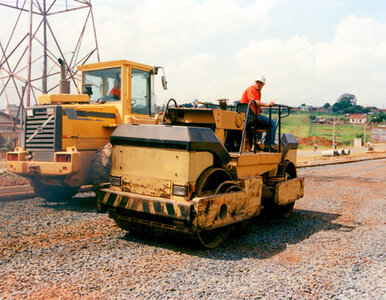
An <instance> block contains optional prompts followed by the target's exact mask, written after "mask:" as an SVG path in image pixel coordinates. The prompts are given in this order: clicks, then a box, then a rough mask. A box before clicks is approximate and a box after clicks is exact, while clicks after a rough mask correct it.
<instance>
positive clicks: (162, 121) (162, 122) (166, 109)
mask: <svg viewBox="0 0 386 300" xmlns="http://www.w3.org/2000/svg"><path fill="white" fill-rule="evenodd" d="M172 101H173V102H174V106H175V107H177V106H178V105H177V101H176V100H175V99H174V98H170V99H169V100H168V102H167V103H166V107H165V111H164V115H163V116H162V120H161V124H164V123H165V117H166V113H167V111H168V109H169V103H170V102H172Z"/></svg>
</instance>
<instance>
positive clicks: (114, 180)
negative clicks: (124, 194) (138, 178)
mask: <svg viewBox="0 0 386 300" xmlns="http://www.w3.org/2000/svg"><path fill="white" fill-rule="evenodd" d="M110 181H111V185H113V186H121V177H117V176H111V177H110Z"/></svg>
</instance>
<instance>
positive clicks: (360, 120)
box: [350, 114, 367, 124]
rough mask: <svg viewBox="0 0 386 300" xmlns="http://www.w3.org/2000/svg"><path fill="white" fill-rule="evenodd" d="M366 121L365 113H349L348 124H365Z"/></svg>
mask: <svg viewBox="0 0 386 300" xmlns="http://www.w3.org/2000/svg"><path fill="white" fill-rule="evenodd" d="M366 122H367V117H366V115H357V114H351V115H350V124H366Z"/></svg>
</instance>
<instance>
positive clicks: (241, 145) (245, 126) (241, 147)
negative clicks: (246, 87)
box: [239, 100, 257, 155]
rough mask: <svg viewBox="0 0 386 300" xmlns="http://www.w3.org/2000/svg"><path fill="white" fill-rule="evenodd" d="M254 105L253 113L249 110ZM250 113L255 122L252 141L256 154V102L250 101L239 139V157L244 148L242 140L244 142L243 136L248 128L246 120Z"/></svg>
mask: <svg viewBox="0 0 386 300" xmlns="http://www.w3.org/2000/svg"><path fill="white" fill-rule="evenodd" d="M252 104H254V105H255V109H256V110H255V111H253V110H252V109H251V105H252ZM250 111H252V112H253V114H254V120H255V132H254V138H253V141H254V147H253V148H254V152H255V153H256V123H257V114H256V111H257V104H256V101H255V100H251V101H249V103H248V108H247V113H246V114H245V125H244V130H243V135H242V137H241V144H240V151H239V153H240V155H241V153H242V152H243V146H244V140H245V134H246V132H247V126H248V120H249V112H250Z"/></svg>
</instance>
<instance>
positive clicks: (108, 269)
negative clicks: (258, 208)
mask: <svg viewBox="0 0 386 300" xmlns="http://www.w3.org/2000/svg"><path fill="white" fill-rule="evenodd" d="M298 175H299V176H304V177H305V178H306V182H305V196H304V198H303V199H301V200H299V201H297V203H296V205H295V210H294V212H293V214H292V216H291V217H290V218H289V219H287V220H279V219H273V220H272V219H269V218H268V217H267V216H260V217H258V218H255V219H252V220H250V221H248V222H244V223H242V224H240V225H238V226H236V227H235V229H234V231H233V234H232V235H231V236H230V238H229V240H228V241H226V242H225V243H224V244H223V245H222V246H220V247H219V248H217V249H214V250H199V249H197V248H195V247H194V246H192V245H191V244H188V243H187V242H186V241H185V240H183V239H181V240H180V239H178V238H175V237H173V238H167V237H163V236H138V235H132V234H130V233H127V232H125V231H123V230H121V229H120V228H118V227H117V226H116V225H115V223H114V222H113V221H112V220H111V219H109V218H108V216H107V214H98V213H97V212H96V209H95V199H93V198H91V197H88V196H87V194H85V195H78V196H77V197H76V198H73V199H72V200H70V201H66V202H64V201H60V199H58V201H56V202H48V201H46V200H44V199H42V198H34V199H26V200H15V201H3V202H0V299H135V298H139V299H144V298H146V299H197V298H204V299H207V298H209V299H243V298H248V299H249V298H252V299H385V296H386V284H385V278H386V272H385V267H386V263H385V261H386V260H385V253H386V227H385V221H384V220H385V212H386V207H385V206H386V205H385V203H386V202H385V195H386V193H385V191H386V184H385V181H386V160H376V161H364V162H358V163H351V164H344V165H332V166H322V167H314V168H306V169H299V170H298Z"/></svg>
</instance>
